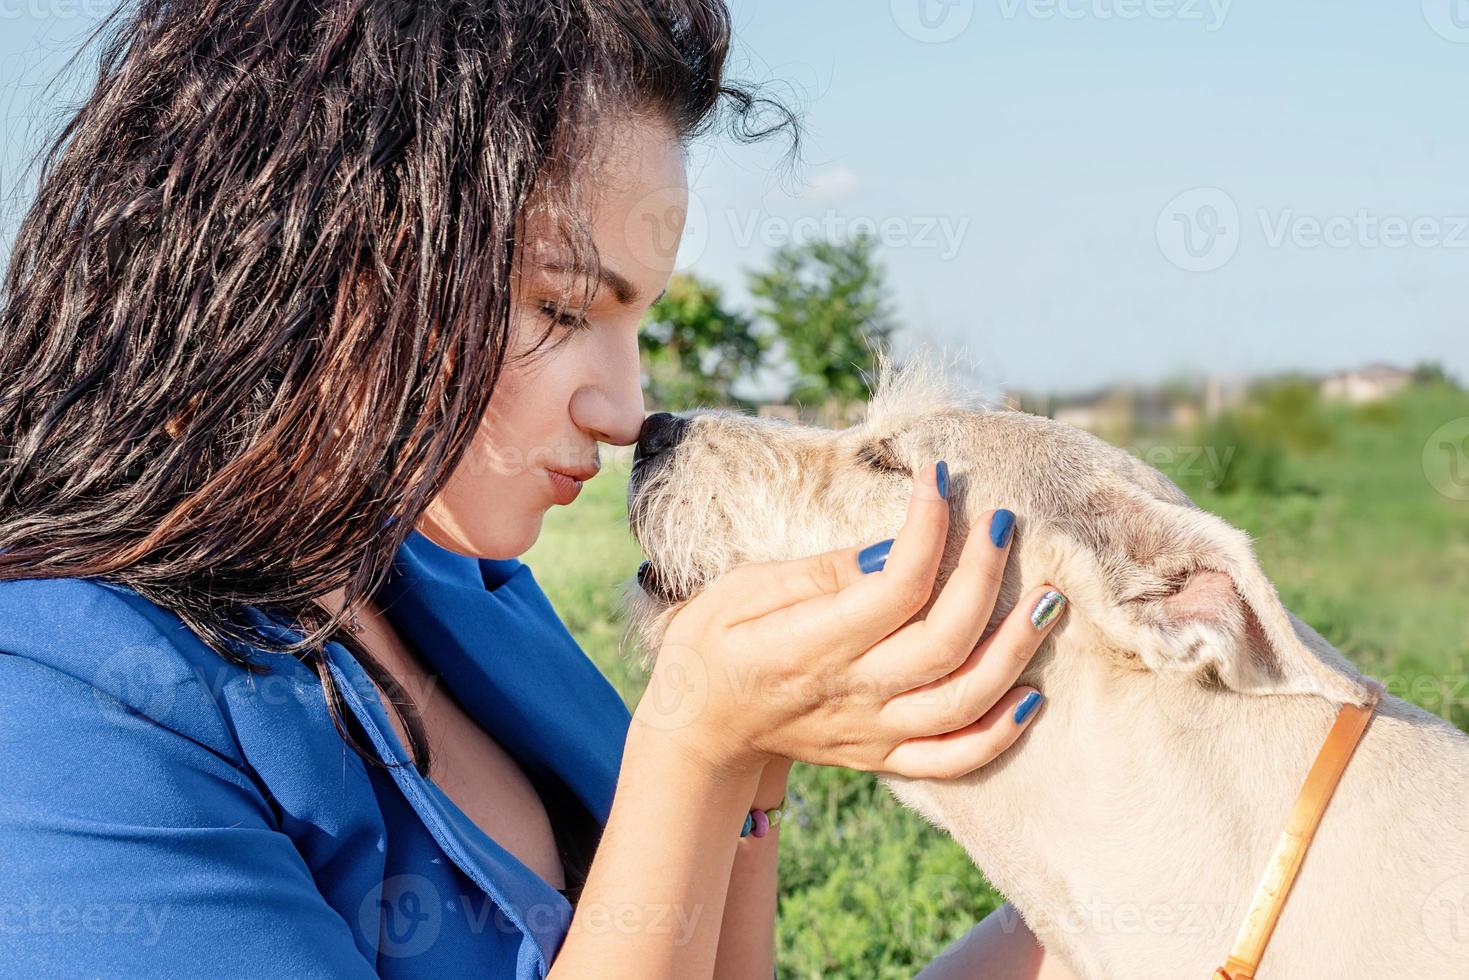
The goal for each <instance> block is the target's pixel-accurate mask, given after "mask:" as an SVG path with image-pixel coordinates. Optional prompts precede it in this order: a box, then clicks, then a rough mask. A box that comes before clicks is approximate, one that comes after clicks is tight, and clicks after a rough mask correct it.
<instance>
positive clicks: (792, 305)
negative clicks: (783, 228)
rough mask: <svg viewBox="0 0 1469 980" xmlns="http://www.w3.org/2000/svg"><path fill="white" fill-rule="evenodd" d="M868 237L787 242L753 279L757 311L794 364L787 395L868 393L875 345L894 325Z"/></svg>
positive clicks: (840, 398) (811, 397)
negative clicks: (789, 392)
mask: <svg viewBox="0 0 1469 980" xmlns="http://www.w3.org/2000/svg"><path fill="white" fill-rule="evenodd" d="M873 247H874V243H873V241H872V239H871V238H870V237H869V236H866V235H860V236H856V237H854V238H852V239H850V240H848V241H845V242H828V241H816V242H811V243H809V244H805V245H795V244H793V245H786V246H784V247H782V248H781V249H779V250H778V251H776V253H775V255H774V256H773V258H772V260H771V266H770V268H769V269H768V270H766V271H764V272H759V273H755V274H754V275H753V276H752V277H751V281H750V292H751V294H752V295H753V296H755V298H756V299H757V301H758V308H757V311H758V313H759V314H760V315H761V316H763V317H764V318H765V319H766V320H768V321H769V322H770V323H771V325H772V326H773V327H774V328H775V334H776V336H778V337H780V338H781V340H782V341H784V344H785V357H786V358H787V360H788V361H789V364H790V366H791V367H792V368H793V369H794V372H795V379H794V381H793V383H792V386H791V398H792V399H794V400H795V401H798V402H802V403H805V404H819V403H822V402H825V401H827V400H829V399H830V400H835V401H836V402H838V403H840V404H843V405H846V404H851V403H852V402H855V401H861V400H863V399H865V398H866V397H867V395H868V390H867V384H868V380H867V378H865V377H864V375H868V376H870V375H871V374H872V372H873V370H874V369H875V368H876V363H877V351H878V350H884V349H887V348H888V347H889V346H890V344H891V336H892V333H893V331H894V330H895V329H896V327H897V323H896V320H895V318H894V315H893V313H892V309H891V302H890V300H889V297H888V293H887V287H886V286H885V285H884V283H883V276H882V270H881V268H880V267H879V266H878V265H877V263H876V262H875V261H874V259H873V254H872V253H873Z"/></svg>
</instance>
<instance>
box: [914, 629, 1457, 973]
mask: <svg viewBox="0 0 1469 980" xmlns="http://www.w3.org/2000/svg"><path fill="white" fill-rule="evenodd" d="M1089 654H1090V655H1089ZM1034 680H1035V682H1036V683H1037V685H1038V686H1039V687H1041V688H1042V689H1043V690H1045V691H1046V693H1047V704H1046V706H1045V707H1044V708H1043V709H1042V714H1041V716H1039V717H1038V718H1037V719H1036V721H1035V722H1034V723H1033V724H1032V725H1031V727H1030V728H1029V729H1028V730H1027V732H1026V733H1025V734H1024V735H1023V736H1022V740H1021V741H1020V742H1019V743H1017V744H1016V745H1015V746H1014V747H1013V748H1012V749H1010V750H1008V751H1007V752H1006V753H1004V754H1003V755H1002V756H1001V757H1000V758H998V759H996V760H994V761H993V762H991V763H990V764H989V765H987V766H985V767H983V768H982V769H980V770H978V771H977V772H975V773H973V774H971V775H970V776H968V777H965V778H964V779H960V780H956V781H953V782H949V783H933V782H927V781H921V782H909V781H905V780H895V781H891V784H892V787H893V790H894V792H895V793H896V795H897V796H898V797H899V798H900V799H902V800H904V801H905V802H907V803H909V804H910V805H912V806H914V808H915V809H918V810H919V811H920V812H923V813H925V814H926V815H928V816H929V817H930V819H933V820H934V821H935V822H936V823H938V824H939V825H940V826H943V827H944V828H945V829H947V830H949V831H950V833H952V834H953V836H954V837H955V838H956V839H957V840H958V841H960V843H962V844H963V845H964V846H965V847H966V849H967V850H968V851H969V852H970V855H971V856H972V857H973V858H974V859H975V862H976V863H977V864H978V865H979V867H980V868H981V869H982V870H983V871H984V872H985V873H986V875H987V876H988V877H989V878H990V880H991V881H992V882H993V883H994V884H995V885H996V887H998V888H999V889H1000V891H1001V892H1003V893H1004V894H1005V895H1006V897H1007V898H1009V900H1010V901H1011V902H1012V903H1013V904H1014V905H1015V906H1016V907H1017V908H1018V909H1020V911H1021V912H1022V913H1023V914H1024V915H1025V916H1026V920H1027V922H1028V923H1029V924H1030V925H1031V927H1032V929H1033V930H1034V931H1035V932H1036V934H1037V936H1038V937H1039V938H1040V940H1041V942H1042V943H1043V944H1044V945H1046V946H1047V947H1048V948H1051V949H1055V950H1057V951H1058V952H1062V953H1063V955H1065V956H1066V958H1067V959H1068V960H1069V961H1070V962H1071V963H1072V964H1073V965H1074V966H1075V967H1076V968H1077V969H1079V970H1081V971H1082V972H1083V974H1084V975H1085V976H1087V977H1116V976H1143V975H1148V976H1154V975H1156V976H1170V977H1188V976H1201V977H1207V976H1208V975H1209V972H1210V970H1211V969H1212V967H1213V966H1214V965H1217V964H1218V963H1219V962H1222V957H1223V954H1224V953H1225V952H1227V951H1228V949H1229V947H1230V946H1231V944H1232V943H1233V940H1234V937H1235V935H1236V933H1237V932H1238V929H1239V926H1240V923H1241V921H1242V919H1243V917H1244V915H1245V912H1246V910H1247V908H1248V906H1249V902H1250V899H1251V897H1252V896H1253V894H1254V891H1255V888H1256V886H1257V885H1258V883H1259V881H1260V877H1261V875H1262V873H1263V872H1264V870H1265V867H1266V863H1267V860H1268V858H1269V855H1270V853H1271V851H1272V849H1273V848H1274V846H1275V843H1276V841H1277V839H1278V838H1279V836H1280V833H1281V830H1282V826H1283V823H1284V821H1285V818H1286V815H1287V814H1288V812H1289V810H1290V807H1291V804H1292V802H1293V801H1294V799H1295V797H1296V795H1297V794H1298V793H1299V791H1300V788H1301V784H1302V780H1303V779H1304V777H1305V775H1306V772H1307V771H1308V770H1309V768H1310V766H1311V763H1312V761H1313V760H1314V758H1315V756H1316V753H1317V752H1318V750H1319V749H1320V747H1321V743H1322V740H1323V739H1324V738H1325V736H1326V733H1327V732H1328V730H1329V729H1330V727H1331V725H1332V722H1333V720H1334V718H1335V717H1336V713H1337V710H1338V707H1339V706H1338V705H1336V704H1334V703H1332V702H1329V701H1327V700H1325V699H1323V698H1316V697H1309V696H1279V697H1261V696H1246V695H1240V694H1237V693H1234V692H1230V691H1223V690H1205V689H1202V688H1200V687H1198V686H1197V684H1196V683H1194V682H1193V681H1192V680H1189V679H1187V678H1183V677H1160V676H1158V675H1154V674H1152V673H1149V672H1144V671H1136V670H1119V669H1118V668H1116V667H1115V666H1113V665H1110V664H1108V663H1106V662H1105V661H1104V660H1103V659H1102V658H1100V657H1097V656H1095V653H1094V651H1091V652H1088V651H1067V650H1066V649H1064V648H1062V649H1060V650H1058V651H1057V654H1056V656H1055V657H1054V658H1052V659H1051V660H1050V661H1049V662H1048V663H1047V664H1045V665H1043V666H1041V667H1040V670H1039V671H1038V673H1037V675H1036V676H1035V678H1034ZM1388 700H1391V701H1392V702H1394V704H1393V705H1388V704H1386V703H1385V704H1384V706H1383V709H1382V710H1383V711H1384V712H1387V713H1390V714H1400V709H1401V707H1403V702H1401V701H1398V700H1397V699H1385V702H1386V701H1388ZM1410 710H1411V709H1410ZM1399 720H1400V717H1399V718H1394V719H1392V720H1391V721H1389V722H1387V724H1393V723H1394V722H1396V721H1399ZM1370 734H1371V733H1370V731H1369V735H1370ZM1460 742H1461V743H1462V744H1463V746H1464V747H1465V748H1469V742H1466V741H1464V740H1462V739H1460ZM1365 745H1366V739H1364V746H1363V747H1365ZM1359 751H1360V750H1359ZM1369 754H1370V753H1369ZM1379 754H1380V753H1379ZM1356 761H1358V760H1356V759H1354V762H1356ZM1464 761H1469V759H1466V760H1464ZM1371 770H1372V760H1368V761H1366V762H1362V763H1360V764H1359V765H1357V766H1355V767H1349V768H1348V772H1347V774H1346V775H1345V776H1344V778H1343V782H1342V785H1341V787H1340V788H1339V790H1338V794H1337V797H1336V798H1334V800H1333V806H1332V807H1330V808H1328V811H1327V818H1326V820H1325V822H1324V823H1323V826H1322V829H1321V830H1320V831H1319V832H1318V837H1317V842H1316V843H1313V854H1314V853H1315V852H1317V851H1319V852H1322V853H1323V856H1319V857H1318V858H1317V861H1316V864H1317V865H1318V866H1319V865H1321V864H1322V863H1323V862H1326V861H1331V860H1335V859H1336V858H1337V856H1338V855H1339V854H1340V852H1341V850H1342V848H1344V847H1348V846H1350V842H1353V841H1357V840H1359V839H1360V838H1361V837H1363V836H1367V837H1370V836H1371V835H1372V834H1373V833H1375V832H1376V829H1375V828H1363V827H1362V821H1364V820H1365V821H1369V822H1370V821H1373V820H1375V819H1377V818H1378V816H1379V814H1378V813H1377V812H1374V811H1371V809H1370V808H1369V807H1361V806H1354V803H1355V802H1356V801H1358V800H1360V799H1362V798H1363V796H1364V793H1366V794H1368V795H1370V791H1371V786H1370V780H1371V779H1372V775H1371ZM1461 791H1462V792H1466V793H1469V782H1465V783H1464V784H1463V785H1462V787H1461ZM1415 802H1418V801H1413V800H1405V801H1403V805H1404V806H1410V807H1411V806H1413V805H1414V803H1415ZM1422 802H1423V803H1424V806H1423V809H1424V810H1428V809H1430V807H1429V806H1428V805H1427V802H1426V801H1422ZM1310 870H1311V868H1310V861H1309V856H1308V864H1307V866H1306V871H1307V873H1308V872H1309V871H1310ZM1304 878H1305V875H1304V874H1303V880H1304ZM1319 880H1320V879H1319V878H1318V882H1319ZM1314 887H1316V883H1314V882H1313V883H1308V884H1307V886H1306V889H1305V890H1307V891H1309V890H1311V889H1313V888H1314ZM1300 891H1302V888H1301V886H1300V885H1299V884H1298V887H1297V892H1300ZM1291 900H1292V901H1296V902H1298V904H1301V905H1310V904H1311V903H1312V902H1313V901H1315V900H1316V898H1315V896H1312V895H1306V896H1305V897H1302V896H1300V895H1298V894H1294V893H1293V895H1292V899H1291ZM1299 924H1300V923H1299V920H1283V922H1282V925H1281V927H1280V929H1279V931H1278V932H1277V936H1280V935H1281V932H1287V931H1289V929H1290V928H1296V927H1298V926H1299ZM1284 941H1285V942H1287V943H1288V942H1289V937H1287V938H1286V939H1285V940H1284ZM1143 956H1146V958H1147V960H1148V962H1149V964H1150V969H1154V970H1156V971H1157V972H1150V973H1147V974H1143V973H1141V972H1138V971H1137V969H1136V965H1137V964H1138V963H1139V962H1140V958H1141V957H1143ZM1160 956H1163V957H1174V960H1173V961H1172V962H1168V963H1164V964H1159V963H1158V958H1159V957H1160ZM1276 975H1292V974H1290V973H1289V972H1287V973H1285V974H1279V973H1277V974H1276Z"/></svg>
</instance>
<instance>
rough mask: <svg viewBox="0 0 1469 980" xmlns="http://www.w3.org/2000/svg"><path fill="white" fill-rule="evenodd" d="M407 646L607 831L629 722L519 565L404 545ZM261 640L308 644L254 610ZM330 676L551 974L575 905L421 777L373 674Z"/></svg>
mask: <svg viewBox="0 0 1469 980" xmlns="http://www.w3.org/2000/svg"><path fill="white" fill-rule="evenodd" d="M374 598H375V601H376V602H377V604H378V606H379V608H381V609H382V611H383V613H384V615H385V616H386V617H387V618H388V620H389V621H390V622H391V623H392V624H393V626H394V628H395V629H396V630H397V631H398V633H399V634H400V636H401V637H402V638H403V640H404V642H406V643H408V644H410V645H411V646H412V647H413V649H414V650H415V651H416V652H417V653H418V654H419V655H420V656H421V657H422V658H423V659H424V661H425V662H426V663H428V664H430V665H431V666H432V667H433V669H434V670H435V671H436V672H437V673H438V674H439V676H440V679H441V683H443V684H444V685H445V686H446V687H448V688H449V690H450V691H451V692H452V693H453V695H454V696H455V698H456V699H457V700H458V701H459V702H460V704H461V705H463V707H464V709H465V711H466V712H467V713H468V714H469V715H470V716H471V717H472V718H474V720H475V721H476V722H477V723H478V724H479V725H480V726H481V727H482V728H484V729H485V730H486V731H487V732H489V733H490V734H491V735H492V736H493V737H494V738H495V739H496V741H497V742H499V743H500V744H501V745H502V746H503V747H504V748H505V750H506V751H507V752H509V753H510V754H511V755H513V756H514V757H515V758H516V760H517V762H519V763H520V765H521V766H522V767H523V768H524V769H526V770H527V771H528V772H529V773H532V774H536V775H542V774H547V773H549V774H552V775H554V776H556V777H558V778H560V779H561V780H562V781H564V782H565V784H566V785H567V787H568V788H569V789H570V790H571V791H572V793H573V794H575V796H576V797H577V798H578V799H579V800H580V801H581V802H582V804H583V805H584V806H585V807H586V808H587V809H588V811H589V812H590V813H592V814H593V815H594V816H595V817H596V819H597V820H598V822H599V823H602V824H605V823H606V822H607V816H608V814H609V812H610V811H611V807H612V797H613V793H614V791H615V788H616V782H617V775H618V772H619V770H620V767H621V762H622V751H623V746H624V743H625V738H626V732H627V726H628V724H629V723H630V720H631V716H630V715H629V713H628V710H627V707H626V705H625V704H624V703H623V701H622V699H621V697H620V696H619V695H618V694H617V693H616V691H615V690H614V689H613V688H612V686H611V684H610V683H609V682H608V681H607V679H606V678H605V677H604V676H603V675H602V673H601V672H600V671H599V670H598V669H597V668H596V666H595V665H594V664H593V663H592V662H591V661H590V660H589V659H588V658H587V656H586V654H585V653H584V652H583V651H582V649H581V647H580V646H579V645H578V644H577V643H576V641H575V639H573V638H572V636H571V634H570V633H569V632H568V631H567V629H566V627H565V625H564V624H563V623H562V622H561V620H560V618H559V617H558V616H557V615H556V613H555V611H554V610H553V609H552V607H551V604H550V601H549V600H548V599H547V598H546V596H545V594H544V592H542V590H541V588H540V586H539V584H538V583H537V582H536V580H535V577H534V575H533V574H532V572H531V569H530V566H528V565H525V564H524V563H522V562H521V561H520V560H519V559H515V558H510V559H479V558H473V557H468V556H464V555H460V554H457V553H456V552H452V551H449V550H448V549H446V548H443V547H441V546H440V545H437V544H435V543H434V542H432V541H430V540H429V539H428V538H427V537H426V536H424V535H423V534H422V533H421V532H419V531H418V530H417V529H414V530H413V531H412V532H411V533H410V535H409V537H408V538H407V539H405V541H404V543H403V545H402V546H401V547H400V548H399V550H398V552H397V554H396V555H395V557H394V560H393V567H392V570H391V572H390V573H389V575H388V577H387V579H386V580H385V581H384V583H383V584H382V585H381V586H380V587H379V589H378V591H377V592H376V593H375V595H374ZM251 612H252V618H253V619H255V620H256V621H257V622H258V623H259V624H260V625H261V626H262V627H263V628H265V629H267V630H269V631H271V632H272V633H275V634H276V635H278V636H282V637H286V638H288V639H289V638H299V637H300V635H301V634H300V633H299V632H298V631H296V630H293V629H290V628H288V627H285V626H283V625H281V624H279V623H278V622H276V621H273V620H270V619H268V618H267V617H264V616H262V615H261V614H260V613H259V612H258V610H253V609H252V610H251ZM326 651H327V666H328V669H329V670H330V671H331V673H332V676H333V678H334V679H335V681H336V683H337V684H338V685H339V686H340V688H341V690H342V694H343V699H344V701H345V702H346V703H347V705H348V706H349V707H350V709H351V710H352V712H353V714H354V715H355V716H356V717H357V719H358V721H359V723H360V724H361V725H362V727H363V730H364V731H365V732H366V734H367V736H368V738H369V739H370V740H371V741H372V742H373V745H374V748H376V749H377V751H378V752H379V754H380V755H381V756H382V757H383V758H384V759H385V760H388V761H396V762H400V763H402V764H401V765H393V766H391V767H390V772H391V774H392V777H393V779H394V781H395V782H396V783H397V784H398V786H399V788H400V789H401V790H402V792H403V794H404V797H405V798H406V799H407V800H408V801H409V803H410V805H412V807H413V809H414V810H415V811H416V812H417V813H418V814H419V816H420V818H421V819H422V820H423V822H424V824H425V826H426V827H427V828H428V829H429V831H430V833H431V834H432V835H433V837H434V839H435V840H436V841H437V842H438V844H439V846H440V847H441V848H442V849H443V851H444V853H445V854H446V855H448V857H449V858H450V859H451V860H452V861H453V862H454V863H455V864H456V865H457V866H458V867H459V868H460V870H461V871H463V872H464V873H465V875H467V876H468V877H469V878H470V879H471V880H473V881H474V882H475V883H476V884H477V885H478V886H479V887H480V888H481V889H482V890H483V891H484V892H485V893H486V894H487V895H488V896H490V898H491V899H492V900H493V901H494V902H495V903H496V904H497V905H499V906H500V907H501V909H502V910H504V913H505V915H506V917H507V918H508V919H510V920H511V921H512V922H513V923H514V924H515V925H516V927H517V928H519V929H520V930H522V931H523V932H524V933H525V934H527V935H530V936H532V937H534V939H535V941H536V945H537V947H538V948H539V950H540V952H541V956H542V958H543V963H542V964H541V972H542V973H543V974H544V973H545V972H546V970H548V969H549V964H550V962H551V961H552V959H553V958H554V956H555V953H556V951H557V950H558V949H559V947H560V944H561V942H562V940H563V939H564V937H565V933H566V930H567V928H568V925H569V923H570V920H571V914H572V908H571V903H570V902H569V901H568V900H567V899H566V896H565V895H563V894H562V893H561V892H560V891H558V890H557V889H556V888H555V887H553V886H552V885H551V883H550V882H548V881H546V880H545V879H544V878H542V877H540V875H538V874H537V873H536V872H535V871H534V870H532V869H531V868H530V867H529V866H527V865H526V864H524V863H523V862H522V861H520V859H519V858H517V857H516V856H515V855H514V854H512V853H510V852H509V851H508V850H506V849H505V848H504V847H503V846H501V845H500V844H499V843H498V842H496V841H495V840H494V839H493V838H492V837H490V836H489V835H488V834H486V833H485V832H484V831H482V830H481V829H480V828H479V827H478V826H477V825H475V824H474V823H473V822H472V821H471V820H470V819H469V818H468V817H467V816H466V815H465V814H464V812H463V811H462V810H460V808H459V807H458V806H457V805H455V803H454V802H453V801H452V800H451V799H449V797H448V796H447V795H446V794H445V793H444V792H443V790H442V789H441V788H440V787H439V786H438V785H437V784H435V783H434V782H433V780H431V779H427V778H425V777H423V776H422V775H420V774H419V772H418V770H417V768H416V767H415V766H413V764H412V762H411V760H410V759H409V757H408V754H407V752H406V750H405V749H404V747H403V745H402V744H401V742H399V740H398V737H397V733H396V731H395V730H394V729H393V727H392V724H391V723H390V722H389V720H388V717H387V714H386V709H385V707H384V705H383V703H382V701H381V700H380V698H379V697H378V695H377V689H376V687H375V685H373V683H372V681H371V679H370V678H369V676H368V675H367V672H366V671H365V670H364V669H363V667H362V666H361V664H359V663H358V662H357V660H356V658H355V657H353V656H352V655H351V653H350V652H349V651H348V650H347V649H346V648H345V647H344V646H342V645H341V644H340V643H337V642H335V641H333V642H330V643H328V644H326Z"/></svg>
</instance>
